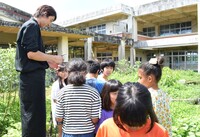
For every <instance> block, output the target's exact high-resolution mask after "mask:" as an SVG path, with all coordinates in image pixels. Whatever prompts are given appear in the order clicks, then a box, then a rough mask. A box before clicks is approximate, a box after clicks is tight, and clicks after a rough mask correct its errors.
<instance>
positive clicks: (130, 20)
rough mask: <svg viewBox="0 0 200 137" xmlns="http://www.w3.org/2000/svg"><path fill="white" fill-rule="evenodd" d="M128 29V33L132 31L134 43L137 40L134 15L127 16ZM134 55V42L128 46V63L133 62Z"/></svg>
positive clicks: (132, 63)
mask: <svg viewBox="0 0 200 137" xmlns="http://www.w3.org/2000/svg"><path fill="white" fill-rule="evenodd" d="M128 30H129V33H132V39H134V43H135V42H137V37H138V35H137V31H138V29H137V20H136V19H135V17H134V16H132V15H131V16H129V17H128ZM135 57H136V52H135V48H134V44H133V46H132V47H131V48H130V63H131V65H134V64H135Z"/></svg>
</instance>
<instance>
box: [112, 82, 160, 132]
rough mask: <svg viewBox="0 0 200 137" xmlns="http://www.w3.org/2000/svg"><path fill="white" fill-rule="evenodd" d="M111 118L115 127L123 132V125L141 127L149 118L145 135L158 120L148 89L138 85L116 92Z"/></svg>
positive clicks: (125, 87) (124, 87) (133, 84)
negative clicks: (149, 121) (149, 122)
mask: <svg viewBox="0 0 200 137" xmlns="http://www.w3.org/2000/svg"><path fill="white" fill-rule="evenodd" d="M113 118H114V122H115V123H116V124H117V126H118V127H119V128H122V129H123V130H125V128H124V127H123V124H126V125H128V126H130V127H141V126H143V125H144V124H146V123H147V119H148V118H150V119H151V124H150V127H149V130H148V131H147V133H148V132H149V131H151V129H152V128H153V126H154V123H155V122H158V120H157V117H156V114H155V112H154V110H153V105H152V101H151V94H150V92H149V91H148V89H147V88H146V87H145V86H143V85H141V84H140V83H132V85H130V86H128V85H127V86H122V87H121V88H120V89H119V91H118V96H117V99H116V106H115V109H114V113H113ZM119 118H120V121H119Z"/></svg>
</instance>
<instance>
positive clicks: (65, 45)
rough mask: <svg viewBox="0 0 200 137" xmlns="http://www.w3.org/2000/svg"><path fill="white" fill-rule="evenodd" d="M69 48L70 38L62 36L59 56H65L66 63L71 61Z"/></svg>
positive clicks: (59, 43)
mask: <svg viewBox="0 0 200 137" xmlns="http://www.w3.org/2000/svg"><path fill="white" fill-rule="evenodd" d="M68 52H69V47H68V37H66V36H62V37H59V38H58V55H64V54H65V61H68V60H69V53H68Z"/></svg>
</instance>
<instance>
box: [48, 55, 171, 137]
mask: <svg viewBox="0 0 200 137" xmlns="http://www.w3.org/2000/svg"><path fill="white" fill-rule="evenodd" d="M163 61H164V60H163V58H161V57H159V58H152V59H151V60H150V61H149V62H146V63H143V64H142V65H141V66H140V67H139V69H138V77H139V79H138V82H135V83H134V82H127V83H124V84H122V83H121V82H120V81H118V80H114V79H110V80H108V79H109V78H108V77H109V76H110V75H111V74H112V72H113V71H114V69H115V63H114V61H113V60H111V59H105V60H103V61H102V62H101V63H99V62H98V61H95V60H89V61H87V62H85V61H83V60H82V59H73V60H71V61H70V62H69V63H68V64H67V65H66V66H65V69H62V70H63V71H61V68H62V67H59V69H58V72H57V75H58V77H59V79H58V80H57V81H55V82H54V84H53V86H52V114H53V119H54V125H55V126H56V125H57V126H58V129H59V130H58V132H59V137H61V136H62V137H94V136H96V137H132V136H137V137H145V136H148V137H168V136H171V117H170V114H169V99H168V97H167V95H166V93H165V92H163V91H162V90H161V89H159V87H158V82H159V80H160V79H161V76H162V66H163ZM63 66H64V65H63ZM60 72H62V73H60ZM56 83H57V84H56ZM61 85H62V86H61ZM55 87H56V88H55ZM55 105H56V108H55ZM53 106H54V107H53ZM55 121H56V122H55ZM161 125H162V126H161ZM61 128H62V129H61Z"/></svg>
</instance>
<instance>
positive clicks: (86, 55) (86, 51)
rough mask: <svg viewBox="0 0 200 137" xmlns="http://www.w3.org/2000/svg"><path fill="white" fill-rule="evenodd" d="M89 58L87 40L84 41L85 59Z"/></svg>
mask: <svg viewBox="0 0 200 137" xmlns="http://www.w3.org/2000/svg"><path fill="white" fill-rule="evenodd" d="M87 59H88V42H87V40H85V41H84V60H87Z"/></svg>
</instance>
